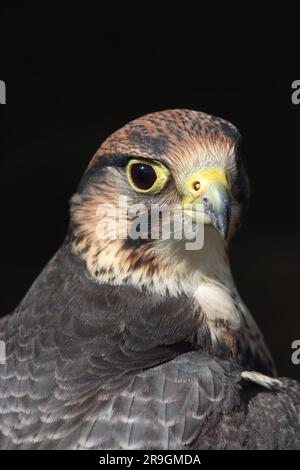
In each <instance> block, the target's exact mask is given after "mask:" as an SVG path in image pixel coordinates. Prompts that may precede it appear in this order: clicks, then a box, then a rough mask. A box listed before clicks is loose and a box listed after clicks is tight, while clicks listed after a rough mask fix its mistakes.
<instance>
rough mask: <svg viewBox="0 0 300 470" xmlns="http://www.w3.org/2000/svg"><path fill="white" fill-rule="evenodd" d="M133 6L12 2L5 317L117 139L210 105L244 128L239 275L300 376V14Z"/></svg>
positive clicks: (0, 73)
mask: <svg viewBox="0 0 300 470" xmlns="http://www.w3.org/2000/svg"><path fill="white" fill-rule="evenodd" d="M129 5H130V4H129V2H128V3H126V2H125V3H123V4H121V2H120V4H119V3H117V2H115V3H114V4H113V6H112V7H111V8H105V9H104V8H103V9H102V10H99V11H97V12H92V11H90V12H89V14H88V15H87V14H86V13H82V12H81V11H80V10H78V11H74V8H73V9H72V11H70V12H69V13H68V14H67V13H64V12H62V11H58V12H54V11H46V10H44V11H39V10H38V9H37V8H38V7H36V8H32V10H30V9H29V7H28V4H26V6H25V5H24V6H20V5H19V6H17V5H15V6H13V5H9V6H6V7H3V6H2V11H1V16H0V44H1V55H0V79H1V80H5V82H6V86H7V104H6V105H5V106H0V119H1V122H0V124H1V127H0V155H1V157H0V158H1V160H0V174H1V184H0V198H1V199H0V201H1V226H0V227H1V230H0V237H1V240H0V242H1V243H0V247H1V263H0V286H1V296H0V312H1V314H6V313H8V312H10V311H11V310H12V309H13V308H14V307H15V306H16V305H17V304H18V302H19V301H20V300H21V298H22V296H23V295H24V294H25V293H26V291H27V289H28V288H29V286H30V284H31V283H32V281H33V280H34V279H35V277H36V276H37V274H38V273H39V272H40V270H41V269H42V267H43V266H44V265H45V264H46V262H47V261H48V260H49V258H50V257H51V256H52V255H53V254H54V252H55V251H56V249H57V248H58V247H59V245H60V243H61V242H62V240H63V238H64V233H65V231H66V228H67V223H68V200H69V198H70V196H71V194H72V193H73V192H74V190H75V188H76V185H77V183H78V181H79V179H80V177H81V174H82V172H83V171H84V169H85V167H86V166H87V164H88V162H89V159H90V157H91V155H92V154H93V153H94V151H95V150H96V149H97V147H98V146H99V144H100V143H101V142H102V141H103V139H104V138H105V137H106V136H108V135H109V134H110V133H111V132H112V131H114V130H116V129H117V128H119V127H120V126H122V125H123V124H125V123H126V122H127V121H128V120H130V119H133V118H135V117H138V116H140V115H143V114H145V113H148V112H151V111H157V110H162V109H167V108H177V107H179V108H181V107H184V108H191V109H196V110H202V111H205V112H209V113H211V114H216V115H219V116H222V117H224V118H227V119H228V120H230V121H232V122H233V123H235V124H236V125H237V126H238V127H239V129H240V131H241V132H242V134H243V136H244V150H245V159H246V165H247V168H248V171H249V175H250V180H251V183H252V199H251V207H250V210H249V213H248V217H247V220H246V222H245V223H244V226H243V228H242V230H241V232H240V234H239V236H238V238H237V239H236V240H235V242H234V244H233V247H232V265H233V271H234V274H235V279H236V282H237V285H238V288H239V290H240V293H241V295H242V297H243V298H244V300H245V301H246V303H247V305H248V307H249V308H250V310H251V312H252V313H253V314H254V316H255V318H256V320H257V322H258V323H259V325H260V326H261V328H262V330H263V332H264V334H265V336H266V339H267V341H268V344H269V346H270V348H271V350H272V352H273V354H274V357H275V359H276V362H277V365H278V369H279V372H280V374H284V375H288V376H291V377H295V378H298V379H300V366H298V367H297V366H294V365H292V363H291V354H292V349H291V343H292V341H294V340H295V339H300V308H299V293H300V286H299V264H300V250H299V238H300V220H299V190H300V180H299V178H300V175H299V138H300V137H299V119H300V105H299V106H295V105H293V104H292V101H291V95H292V89H291V84H292V82H293V81H294V80H297V79H300V63H299V50H298V43H299V24H300V16H293V17H292V16H234V15H231V14H230V15H229V14H228V15H225V14H224V15H222V14H219V15H215V14H213V13H210V14H203V15H202V14H201V13H200V12H199V10H196V9H195V10H193V9H192V8H191V7H189V8H187V9H185V10H183V9H182V7H181V8H180V9H178V11H176V7H175V5H174V4H173V6H172V8H171V7H170V8H169V11H162V8H161V7H159V6H157V5H155V4H151V3H150V2H147V3H146V2H145V3H144V6H143V7H139V8H137V7H136V6H129ZM131 5H132V4H131ZM195 5H196V3H195Z"/></svg>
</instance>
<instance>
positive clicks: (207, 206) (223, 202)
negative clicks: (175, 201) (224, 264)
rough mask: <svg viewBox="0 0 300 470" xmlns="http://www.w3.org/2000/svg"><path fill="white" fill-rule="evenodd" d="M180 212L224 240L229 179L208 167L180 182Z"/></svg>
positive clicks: (215, 169)
mask: <svg viewBox="0 0 300 470" xmlns="http://www.w3.org/2000/svg"><path fill="white" fill-rule="evenodd" d="M184 193H185V195H184V196H183V198H182V207H183V212H184V213H185V214H187V215H189V216H190V217H192V219H193V220H195V221H196V222H201V223H204V224H211V225H212V226H213V227H214V228H215V229H216V230H217V231H218V232H219V234H220V235H221V237H222V238H223V239H224V240H226V238H227V235H228V230H229V225H230V216H231V192H230V183H229V178H228V176H227V174H226V171H225V170H224V168H222V167H219V166H212V167H206V168H202V169H201V170H197V171H195V172H193V173H192V174H190V175H189V176H188V177H187V178H186V179H185V180H184Z"/></svg>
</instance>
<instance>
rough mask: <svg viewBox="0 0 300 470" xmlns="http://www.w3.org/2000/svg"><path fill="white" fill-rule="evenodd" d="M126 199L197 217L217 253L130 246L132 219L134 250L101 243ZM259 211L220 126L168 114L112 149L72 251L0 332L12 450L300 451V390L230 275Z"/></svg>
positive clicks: (0, 398)
mask: <svg viewBox="0 0 300 470" xmlns="http://www.w3.org/2000/svg"><path fill="white" fill-rule="evenodd" d="M120 196H122V197H126V201H127V203H128V206H129V208H131V207H133V206H136V205H140V204H143V206H144V207H146V208H147V209H148V208H149V209H150V206H152V205H153V204H157V205H162V204H166V205H167V206H168V207H169V208H171V214H173V215H174V214H175V212H176V211H177V213H178V211H179V212H181V213H182V214H187V216H188V217H189V218H190V220H191V221H192V225H193V226H199V227H200V226H202V227H204V244H203V246H202V247H201V249H199V250H188V249H186V240H185V239H184V237H182V238H181V239H180V238H178V239H176V238H175V237H169V238H166V237H159V236H157V237H154V236H152V232H151V234H150V236H148V237H146V236H144V237H130V236H129V233H130V227H131V226H132V224H133V223H134V220H136V219H134V215H133V214H131V212H130V211H128V212H126V215H125V216H124V215H123V216H122V217H119V218H116V224H117V228H118V229H120V233H121V234H122V235H124V229H128V230H127V236H117V237H115V236H114V237H113V236H112V237H108V236H107V237H106V238H105V237H101V236H99V230H98V227H99V223H101V220H100V221H99V217H100V216H99V207H103V206H107V205H109V206H110V207H111V208H115V209H116V211H117V209H118V205H119V201H120ZM248 199H249V184H248V178H247V173H246V170H245V167H244V164H243V160H242V156H241V151H240V135H239V132H238V130H237V129H236V127H235V126H234V125H232V124H230V123H229V122H227V121H225V120H223V119H221V118H217V117H213V116H210V115H207V114H205V113H202V112H197V111H191V110H179V109H174V110H167V111H161V112H156V113H152V114H148V115H146V116H144V117H142V118H138V119H136V120H134V121H132V122H130V123H129V124H127V125H125V126H124V127H123V128H122V129H120V130H118V131H116V132H115V133H114V134H112V135H111V136H110V137H108V138H107V140H106V141H105V142H104V143H103V144H102V145H101V146H100V148H99V150H98V151H97V152H96V154H95V155H94V157H93V158H92V160H91V163H90V164H89V166H88V168H87V170H86V172H85V173H84V175H83V178H82V180H81V182H80V184H79V187H78V189H77V192H76V194H75V195H74V196H73V197H72V199H71V203H70V224H69V229H68V233H67V235H66V238H65V241H64V243H63V245H62V246H61V248H60V249H59V250H58V251H57V253H56V254H55V256H54V258H53V259H52V260H51V261H50V262H49V264H48V265H47V266H46V267H45V269H44V270H43V271H42V273H41V274H40V275H39V277H38V278H37V279H36V281H35V282H34V284H33V286H32V287H31V288H30V290H29V291H28V293H27V295H26V296H25V298H24V299H23V301H22V302H21V303H20V305H19V306H18V307H17V308H16V310H15V311H14V312H13V313H12V314H11V315H9V316H6V317H4V318H3V319H2V320H1V322H0V339H1V340H2V342H3V343H2V344H4V345H5V351H6V360H5V361H2V363H0V447H1V448H2V449H297V448H298V449H299V448H300V423H299V416H300V385H299V384H298V383H297V382H295V381H292V380H289V379H286V378H282V379H278V378H276V372H275V368H274V364H273V361H272V358H271V355H270V353H269V351H268V348H267V346H266V345H265V342H264V339H263V336H262V334H261V332H260V331H259V328H258V326H257V325H256V323H255V321H254V319H253V318H252V316H251V314H250V313H249V311H248V310H247V308H246V306H245V305H244V303H243V302H242V300H241V298H240V297H239V294H238V292H237V289H236V287H235V284H234V281H233V278H232V274H231V270H230V263H229V254H228V247H229V243H230V240H231V239H232V237H233V236H234V234H235V232H236V231H237V229H238V227H239V225H240V222H241V220H242V217H243V214H244V211H245V208H246V206H247V202H248ZM173 208H176V211H175V209H174V210H173ZM178 208H179V209H178ZM199 208H202V209H201V210H200V209H199ZM172 211H173V212H172ZM135 217H136V216H135ZM100 219H101V217H100ZM161 221H162V217H160V218H159V219H158V221H156V224H159V223H161ZM151 223H152V222H151ZM153 223H154V222H153ZM150 225H151V224H149V226H150ZM148 228H149V227H148ZM154 228H156V233H160V229H159V228H158V227H154Z"/></svg>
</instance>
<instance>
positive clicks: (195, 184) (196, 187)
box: [194, 181, 201, 191]
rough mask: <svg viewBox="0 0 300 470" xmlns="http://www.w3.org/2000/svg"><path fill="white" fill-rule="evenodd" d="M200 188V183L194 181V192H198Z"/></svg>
mask: <svg viewBox="0 0 300 470" xmlns="http://www.w3.org/2000/svg"><path fill="white" fill-rule="evenodd" d="M200 187H201V184H200V181H195V183H194V190H195V191H199V189H200Z"/></svg>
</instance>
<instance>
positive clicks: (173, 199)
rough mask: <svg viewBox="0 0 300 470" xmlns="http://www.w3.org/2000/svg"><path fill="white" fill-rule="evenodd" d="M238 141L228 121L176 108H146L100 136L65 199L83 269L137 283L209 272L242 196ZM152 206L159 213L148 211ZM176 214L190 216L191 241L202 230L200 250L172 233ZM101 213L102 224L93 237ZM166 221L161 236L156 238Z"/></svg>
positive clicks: (235, 218)
mask: <svg viewBox="0 0 300 470" xmlns="http://www.w3.org/2000/svg"><path fill="white" fill-rule="evenodd" d="M239 144H240V135H239V132H238V130H237V129H236V127H235V126H233V125H232V124H230V123H229V122H227V121H225V120H223V119H220V118H217V117H213V116H210V115H207V114H205V113H202V112H197V111H190V110H180V109H174V110H168V111H162V112H157V113H152V114H148V115H146V116H144V117H141V118H138V119H136V120H134V121H132V122H130V123H128V124H127V125H125V126H124V127H123V128H121V129H120V130H118V131H117V132H115V133H114V134H112V135H111V136H110V137H108V138H107V140H106V141H105V142H104V143H103V144H102V145H101V146H100V148H99V150H98V151H97V152H96V154H95V155H94V157H93V158H92V160H91V162H90V164H89V166H88V168H87V171H86V172H85V174H84V176H83V178H82V181H81V183H80V185H79V188H78V191H77V193H76V194H75V195H74V196H73V198H72V200H71V224H70V232H71V246H72V250H73V251H74V252H75V253H76V254H78V255H79V256H80V257H81V258H82V259H84V261H85V262H86V265H87V269H88V271H89V273H90V274H91V276H92V277H93V278H95V279H97V280H98V281H99V282H102V281H103V282H106V281H108V282H112V283H116V284H124V283H127V282H133V283H134V284H136V285H143V284H146V283H149V282H150V283H152V284H153V282H154V281H155V280H156V283H157V284H159V282H160V280H161V279H163V278H164V279H166V277H168V276H169V275H170V276H174V273H176V275H178V276H179V277H180V276H181V277H182V278H187V277H188V275H189V274H192V273H194V272H195V271H201V272H202V273H205V274H206V275H207V274H208V271H212V270H216V271H217V270H218V267H217V264H218V263H217V261H216V262H215V263H214V257H213V254H214V253H216V252H218V253H219V254H220V253H222V256H226V247H227V245H228V242H229V240H230V239H231V238H232V236H233V235H234V233H235V231H236V229H237V227H238V226H239V224H240V220H241V215H242V212H243V209H244V208H245V206H246V205H247V200H248V195H249V185H248V179H247V175H246V172H245V169H244V166H243V162H242V160H241V156H240V151H239V149H240V145H239ZM123 203H124V204H125V203H126V206H127V207H126V211H124V210H123V209H124V208H121V209H120V205H122V204H123ZM139 208H142V209H139ZM153 208H156V212H157V213H159V217H153V216H152V217H151V214H152V215H153V212H151V211H152V210H153ZM161 208H164V209H166V208H167V212H164V211H163V210H161ZM154 213H155V210H154ZM137 214H138V215H139V217H140V218H139V222H138V224H137V223H136V222H137ZM149 214H150V216H149ZM178 214H179V216H181V215H182V216H183V217H184V220H185V223H186V222H187V221H188V220H189V221H190V225H189V227H190V228H189V230H188V231H187V233H189V238H190V236H191V233H194V232H193V230H194V229H195V228H196V229H197V227H198V226H199V227H200V226H201V227H203V228H204V240H203V241H204V244H203V246H201V249H199V250H192V251H191V250H187V249H186V236H185V234H184V233H183V236H182V237H178V236H177V235H178V233H177V232H176V230H177V229H176V226H175V223H174V221H175V218H176V217H178ZM145 215H146V218H145V217H144V219H143V216H145ZM104 219H105V222H106V223H107V225H108V227H109V228H108V230H107V233H106V236H103V233H102V236H99V224H100V225H101V222H103V220H104ZM165 219H168V220H167V222H168V224H169V227H170V233H169V234H170V236H169V237H166V236H165V235H162V233H163V229H162V228H163V227H164V224H165V222H166V220H165ZM143 220H146V223H145V224H142V223H141V221H143ZM176 220H177V219H176ZM137 225H138V226H139V231H137V230H135V236H131V234H132V233H133V231H132V228H133V227H134V228H135V229H137ZM187 225H188V224H187ZM141 226H143V227H142V228H141ZM174 227H175V228H174ZM137 234H138V235H139V236H136V235H137ZM208 265H209V267H208Z"/></svg>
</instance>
